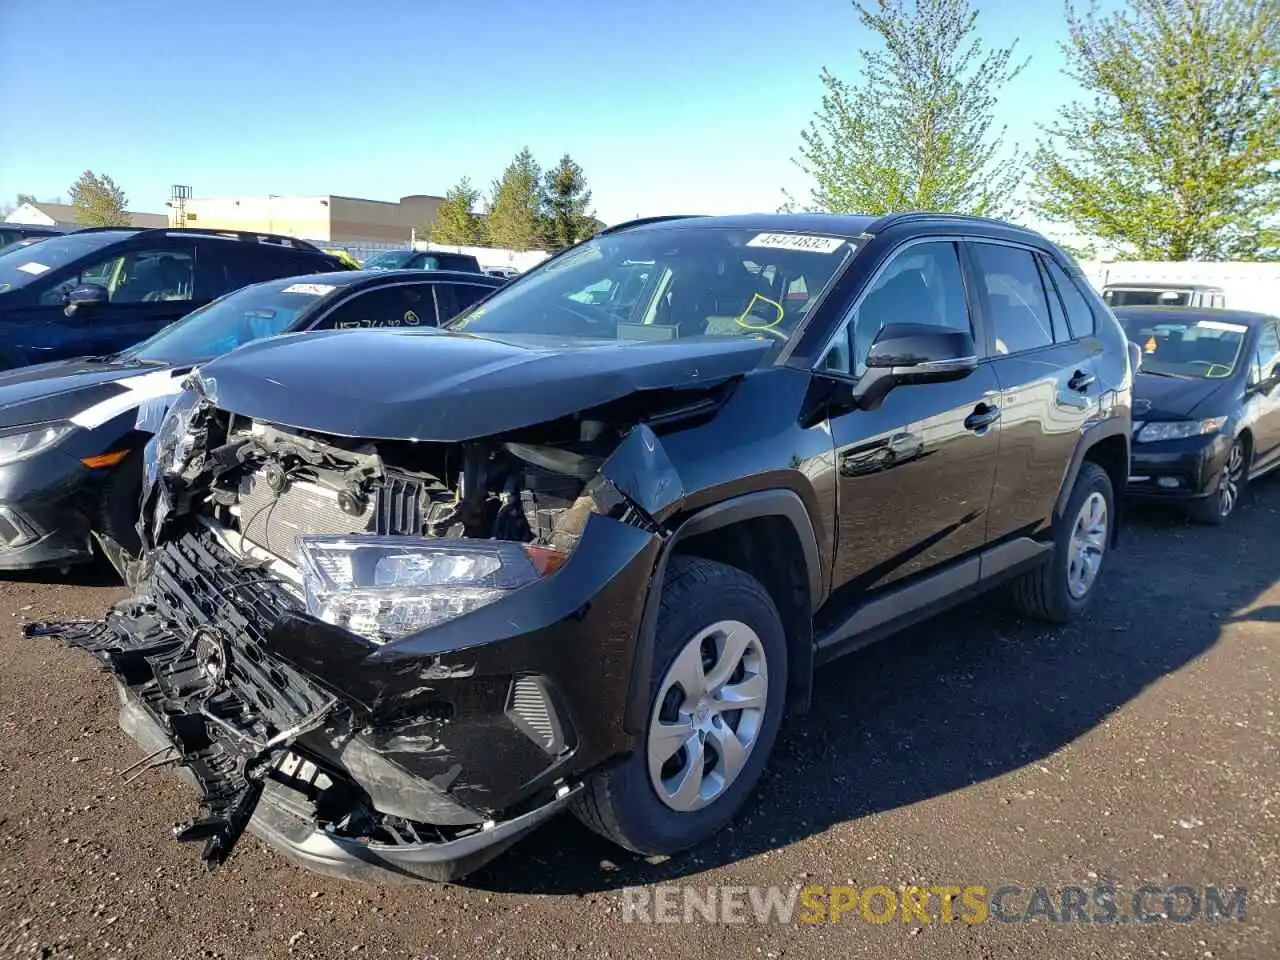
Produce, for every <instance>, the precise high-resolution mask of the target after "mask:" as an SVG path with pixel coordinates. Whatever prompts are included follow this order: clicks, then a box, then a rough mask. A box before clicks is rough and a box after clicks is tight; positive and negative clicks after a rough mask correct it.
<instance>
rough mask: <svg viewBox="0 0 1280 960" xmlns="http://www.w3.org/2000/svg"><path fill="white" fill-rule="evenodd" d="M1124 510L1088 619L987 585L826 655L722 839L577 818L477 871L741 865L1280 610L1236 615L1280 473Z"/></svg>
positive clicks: (530, 876)
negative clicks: (1030, 611) (1007, 609)
mask: <svg viewBox="0 0 1280 960" xmlns="http://www.w3.org/2000/svg"><path fill="white" fill-rule="evenodd" d="M1126 520H1127V526H1126V527H1125V529H1124V532H1123V534H1122V539H1121V545H1120V549H1119V551H1118V552H1116V553H1115V554H1113V555H1112V556H1111V557H1110V562H1109V565H1108V567H1107V569H1106V570H1105V572H1104V576H1103V581H1102V585H1101V587H1100V589H1101V591H1102V593H1101V594H1100V595H1099V597H1098V600H1097V603H1096V605H1095V607H1094V609H1093V611H1092V612H1091V614H1090V615H1089V616H1088V617H1087V618H1085V619H1084V620H1083V621H1081V622H1080V623H1078V624H1073V625H1072V626H1070V627H1066V628H1052V629H1046V628H1045V627H1044V626H1043V625H1040V624H1035V623H1029V622H1024V621H1019V620H1017V619H1014V618H1013V617H1011V616H1010V615H1008V614H1005V613H1003V612H1002V611H1001V610H1000V609H999V606H1000V604H999V601H998V600H996V599H993V598H986V599H978V600H976V601H974V602H972V603H970V604H969V605H967V606H965V607H962V608H960V609H958V610H956V611H953V612H951V613H949V614H946V615H944V616H942V617H939V618H937V619H935V620H932V621H930V622H928V623H925V624H922V625H920V626H919V627H916V628H914V629H912V630H909V631H907V632H906V633H904V634H901V635H899V636H898V637H895V638H891V639H889V640H886V641H884V642H883V643H881V644H879V645H877V646H875V647H872V648H870V649H868V650H866V651H863V652H861V653H857V654H854V655H852V656H850V657H847V658H845V659H844V660H842V661H838V662H836V663H835V664H833V665H831V666H830V667H828V668H826V669H825V670H824V671H823V672H822V673H821V675H820V676H819V679H818V683H817V689H816V691H815V696H814V704H813V708H812V710H811V711H810V713H809V714H808V715H807V716H804V717H792V718H790V719H789V720H788V722H787V723H786V724H785V725H784V727H783V732H782V735H781V737H780V738H779V741H778V744H777V746H776V747H775V750H774V755H773V758H772V761H771V762H770V765H769V771H768V773H767V774H766V777H765V780H764V781H763V783H762V784H761V787H760V790H759V791H758V793H757V796H756V798H755V799H754V800H753V801H752V802H750V803H749V805H748V807H747V809H746V810H745V811H744V812H743V814H742V815H740V816H739V817H738V819H737V820H736V821H735V823H734V824H733V825H732V827H731V829H729V830H726V831H725V832H724V833H723V834H721V835H720V836H719V837H717V838H716V839H714V840H712V841H711V842H710V843H707V844H705V845H703V846H702V847H699V848H697V849H696V850H693V851H691V852H689V853H686V854H684V855H681V856H677V857H673V858H671V859H669V860H666V861H664V862H662V863H659V864H650V863H649V862H647V861H646V860H644V859H643V858H640V857H636V856H633V855H631V854H628V853H626V852H624V851H622V850H620V849H619V848H618V847H615V846H613V845H612V844H610V843H608V842H607V841H605V840H603V839H601V838H599V837H597V836H596V835H595V834H593V833H591V832H590V831H588V830H587V829H586V828H585V827H583V826H581V825H580V824H579V823H578V822H577V821H576V820H574V819H573V818H572V817H569V816H565V817H561V818H559V819H557V820H556V821H555V822H553V823H551V824H549V825H547V826H546V827H544V828H542V829H541V830H539V831H537V832H535V833H534V834H533V835H532V836H530V837H528V838H527V839H525V840H524V841H522V842H521V843H520V844H518V845H517V846H516V847H514V848H512V849H511V850H510V851H508V852H507V853H506V854H504V855H503V856H501V857H500V858H498V859H497V860H496V861H494V862H493V863H492V864H491V865H490V866H489V867H487V868H485V869H484V870H482V871H481V872H478V873H476V874H473V875H472V876H471V877H469V878H467V879H466V880H464V881H463V883H464V884H465V885H466V886H469V887H479V888H484V889H489V890H493V891H504V892H533V893H579V894H581V893H587V892H592V891H601V890H610V889H616V888H618V887H622V886H627V885H632V884H643V883H654V882H663V881H670V880H674V879H676V878H680V877H689V876H691V875H696V874H697V873H699V872H701V871H703V870H707V869H711V868H714V867H718V866H724V865H727V864H731V863H734V862H735V861H738V860H742V859H744V858H747V857H751V856H754V855H756V854H760V853H763V852H766V851H769V850H773V849H776V848H779V847H783V846H786V845H788V844H792V843H795V842H796V841H799V840H803V839H805V838H807V837H811V836H814V835H816V834H821V833H822V832H823V831H825V830H826V829H827V828H828V827H831V826H833V825H835V824H839V823H844V822H847V821H851V820H857V819H859V818H862V817H866V816H867V815H869V814H874V813H878V812H880V811H885V810H892V809H894V808H897V807H901V806H905V805H907V804H912V803H916V802H919V801H921V800H927V799H929V798H931V797H935V796H939V795H941V794H945V793H948V792H951V791H953V790H960V789H963V788H964V787H967V786H969V785H971V784H974V783H978V782H981V781H984V780H987V779H990V778H992V777H998V776H1000V775H1002V774H1005V773H1009V772H1010V771H1013V770H1017V769H1018V768H1020V767H1023V766H1025V765H1027V764H1031V763H1035V762H1037V761H1039V760H1041V759H1043V758H1045V757H1047V756H1048V755H1050V754H1052V753H1054V752H1055V751H1057V750H1059V749H1060V748H1062V747H1063V746H1065V745H1066V744H1068V743H1070V742H1072V741H1073V740H1075V739H1076V738H1078V737H1080V736H1081V735H1082V734H1085V733H1087V732H1088V731H1089V730H1091V729H1093V728H1094V727H1095V726H1097V725H1098V724H1099V723H1100V722H1101V721H1103V720H1104V719H1105V718H1106V717H1107V716H1108V715H1109V714H1110V713H1112V712H1113V711H1115V710H1117V709H1118V708H1120V707H1122V706H1123V705H1124V704H1125V703H1127V702H1128V701H1129V700H1131V699H1133V698H1134V697H1136V696H1138V695H1139V694H1140V693H1142V691H1143V690H1144V689H1145V688H1146V687H1147V686H1148V685H1150V684H1152V683H1154V682H1155V681H1157V680H1159V679H1160V678H1161V677H1163V676H1165V675H1166V674H1169V673H1171V672H1173V671H1176V670H1178V669H1179V668H1181V667H1182V666H1184V665H1185V664H1187V663H1188V662H1190V661H1191V660H1194V659H1195V658H1197V657H1199V656H1201V655H1202V654H1203V653H1205V651H1207V650H1208V649H1209V648H1210V647H1212V646H1213V644H1214V643H1215V642H1216V641H1217V639H1218V635H1219V631H1220V628H1221V626H1222V624H1223V623H1226V622H1231V621H1233V620H1235V619H1247V620H1267V621H1275V620H1280V608H1278V607H1264V608H1262V609H1261V610H1259V611H1256V612H1252V613H1250V614H1248V615H1245V616H1243V617H1239V618H1237V617H1236V616H1235V613H1236V611H1238V610H1240V609H1241V608H1243V607H1245V606H1247V605H1249V604H1250V603H1252V602H1253V601H1254V600H1255V599H1256V598H1257V597H1258V595H1259V594H1260V593H1261V592H1262V591H1264V590H1266V589H1267V588H1268V587H1270V586H1271V585H1272V584H1273V583H1274V582H1276V581H1277V580H1278V579H1280V551H1277V550H1276V549H1275V544H1276V543H1277V542H1278V541H1280V481H1271V482H1269V483H1268V482H1265V481H1264V482H1262V483H1259V484H1258V485H1257V487H1256V488H1255V490H1254V496H1253V498H1252V502H1250V503H1248V504H1246V505H1243V506H1242V509H1241V511H1240V513H1239V515H1237V516H1236V517H1234V518H1233V519H1232V520H1231V521H1230V522H1229V523H1227V524H1225V525H1224V526H1222V527H1216V528H1214V527H1203V526H1196V525H1192V524H1191V523H1190V522H1188V521H1186V520H1184V519H1182V517H1181V515H1180V514H1178V513H1172V512H1167V511H1160V510H1152V509H1139V510H1130V511H1129V512H1128V514H1127V516H1126ZM992 815H993V816H995V815H996V812H995V811H993V812H992ZM605 861H607V863H603V862H605ZM783 879H784V878H779V880H780V881H782V880H783Z"/></svg>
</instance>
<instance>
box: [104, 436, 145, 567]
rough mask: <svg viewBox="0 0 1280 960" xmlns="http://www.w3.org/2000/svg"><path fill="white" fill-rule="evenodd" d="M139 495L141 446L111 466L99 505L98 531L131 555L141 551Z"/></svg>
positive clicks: (140, 485) (140, 486) (140, 496)
mask: <svg viewBox="0 0 1280 960" xmlns="http://www.w3.org/2000/svg"><path fill="white" fill-rule="evenodd" d="M141 499H142V448H141V447H139V448H138V449H136V450H134V451H133V452H131V453H130V454H129V455H128V456H127V457H125V458H124V459H123V460H121V461H120V463H119V464H117V465H116V466H115V467H114V468H113V469H112V471H111V473H110V474H109V475H108V477H107V479H106V480H105V481H104V483H103V485H102V499H101V501H100V502H99V505H98V532H99V533H100V534H102V535H103V536H105V537H110V538H111V539H112V540H114V541H115V542H116V543H117V544H119V545H120V547H121V548H122V549H123V550H124V551H125V552H126V553H128V554H129V556H130V557H137V556H138V554H139V553H140V552H141V551H142V541H141V540H139V539H138V530H137V527H136V526H135V525H136V524H137V522H138V511H139V509H140V501H141Z"/></svg>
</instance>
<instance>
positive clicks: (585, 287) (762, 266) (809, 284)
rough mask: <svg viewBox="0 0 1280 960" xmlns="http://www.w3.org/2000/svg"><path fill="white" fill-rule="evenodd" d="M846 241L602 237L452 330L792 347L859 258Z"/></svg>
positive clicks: (673, 233)
mask: <svg viewBox="0 0 1280 960" xmlns="http://www.w3.org/2000/svg"><path fill="white" fill-rule="evenodd" d="M853 251H854V247H853V244H852V243H851V242H850V241H849V240H848V239H846V238H843V237H826V236H812V235H804V234H795V233H771V232H761V231H759V230H742V229H738V228H728V227H698V226H681V227H679V228H676V229H673V228H669V227H668V228H662V229H657V230H636V231H630V232H626V233H619V234H616V235H613V236H603V237H598V238H596V239H594V240H590V241H588V242H587V243H584V244H581V245H579V246H577V247H574V248H573V249H571V250H570V251H569V252H568V253H565V254H562V255H561V256H559V257H556V258H555V259H553V260H549V261H547V263H546V265H545V266H540V267H538V268H536V269H535V270H533V271H532V272H531V273H528V274H525V275H524V276H522V277H520V278H519V279H517V280H515V281H513V282H512V283H511V284H510V285H509V286H507V287H504V288H502V290H501V292H498V293H495V294H494V295H493V296H491V297H489V298H488V299H487V300H485V301H484V302H483V303H482V304H481V305H479V306H478V307H477V308H476V309H474V310H472V311H470V312H469V313H466V314H464V315H463V316H461V317H459V318H458V319H457V320H455V321H454V322H453V323H451V324H450V325H449V327H450V329H453V330H466V332H468V333H478V334H487V333H493V334H503V333H506V334H520V335H535V336H548V337H556V338H558V339H570V340H573V339H590V340H615V339H616V340H646V341H652V340H673V339H684V338H689V337H702V336H717V337H725V336H740V337H741V336H755V337H761V336H764V337H773V338H775V339H778V340H786V339H787V338H788V337H789V336H790V335H791V333H792V332H793V331H794V330H795V329H796V327H797V325H798V324H799V323H800V321H801V319H802V318H803V317H804V316H805V314H806V313H807V312H808V311H809V310H810V309H812V307H813V305H814V304H815V303H816V302H817V300H818V297H819V295H820V294H821V293H822V291H823V290H824V289H825V288H826V286H827V284H828V283H829V282H830V281H831V279H832V278H833V277H834V276H835V275H836V274H837V272H838V271H839V270H840V269H841V267H842V266H843V265H844V264H845V263H846V262H847V261H848V259H849V257H851V256H852V255H853Z"/></svg>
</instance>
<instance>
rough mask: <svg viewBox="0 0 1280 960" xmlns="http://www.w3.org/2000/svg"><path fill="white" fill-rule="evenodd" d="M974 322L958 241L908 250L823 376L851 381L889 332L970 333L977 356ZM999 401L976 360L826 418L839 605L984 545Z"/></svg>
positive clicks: (863, 303) (852, 324)
mask: <svg viewBox="0 0 1280 960" xmlns="http://www.w3.org/2000/svg"><path fill="white" fill-rule="evenodd" d="M973 316H974V311H972V310H971V309H970V305H969V301H968V296H967V292H966V288H965V284H964V281H963V277H962V273H961V267H960V259H959V254H958V251H957V248H956V244H954V243H952V242H950V241H937V240H930V241H924V242H916V243H911V244H908V245H907V246H905V247H904V248H902V249H901V250H900V251H899V252H897V253H896V254H894V255H893V256H892V257H891V258H890V259H889V260H888V261H887V262H886V264H885V266H884V267H883V268H882V269H881V270H880V272H879V274H878V275H877V276H876V278H875V279H874V280H873V281H872V283H871V284H870V286H869V287H868V288H867V289H866V290H865V291H864V292H863V294H862V296H861V297H860V300H859V302H858V304H857V306H856V308H855V309H854V310H853V311H852V312H851V313H850V315H849V316H848V318H847V320H846V325H845V327H844V329H843V331H842V332H841V333H840V334H838V335H837V337H836V339H835V341H834V342H833V343H832V345H831V347H830V350H829V352H828V354H827V357H826V360H824V362H823V368H822V370H821V371H819V372H820V373H821V372H826V373H827V374H828V375H835V376H841V377H850V378H851V379H853V380H855V381H856V379H857V378H858V377H860V376H862V375H863V373H865V369H866V368H865V366H864V363H865V359H866V356H867V351H868V349H869V348H870V346H871V342H872V340H874V339H875V336H876V334H877V333H879V331H880V329H881V328H882V327H883V326H884V325H885V324H888V323H904V322H905V323H927V324H937V325H939V326H943V327H947V328H952V329H962V330H968V331H969V332H970V333H971V334H972V335H973V338H974V343H975V346H976V349H977V350H978V353H979V356H980V357H981V356H982V354H983V352H984V351H983V348H982V346H981V345H982V342H983V340H982V336H981V332H980V331H978V330H975V327H974V323H973V320H972V318H973ZM999 398H1000V385H999V382H998V381H997V380H996V376H995V373H994V371H993V370H992V368H991V364H990V363H989V362H986V361H985V360H984V361H981V362H979V364H978V368H977V369H976V370H975V371H974V372H973V373H971V374H970V375H969V376H967V377H965V378H964V379H962V380H956V381H953V382H950V383H928V384H912V385H903V386H899V387H897V388H895V389H894V390H892V391H890V393H889V394H888V396H887V397H886V398H885V400H884V402H883V404H881V405H880V406H879V407H877V408H876V409H874V410H851V411H849V412H847V413H843V414H841V415H839V416H833V417H832V418H831V421H830V422H831V434H832V439H833V441H834V444H835V454H836V470H837V476H838V480H837V516H838V522H837V530H836V555H835V567H834V570H833V575H832V586H833V588H834V589H835V590H837V591H843V594H842V596H843V599H844V600H845V601H849V600H855V599H856V598H859V597H861V596H862V595H863V594H864V593H866V592H867V591H872V590H875V589H877V588H879V587H884V586H887V585H889V584H892V583H895V582H897V581H901V580H903V579H904V578H907V577H911V576H914V575H917V574H923V573H926V572H929V571H932V570H935V569H936V568H938V567H939V566H940V565H942V564H946V563H948V562H950V561H953V560H957V559H959V558H961V557H963V556H965V555H966V554H969V553H972V552H974V551H976V550H978V549H980V548H981V547H982V546H984V544H985V543H986V529H987V511H988V508H989V505H990V502H991V494H992V488H993V487H994V484H995V476H996V463H997V448H998V443H999V433H1000V424H999V409H998V404H999ZM975 579H976V575H975Z"/></svg>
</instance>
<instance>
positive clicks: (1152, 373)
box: [1138, 369, 1191, 380]
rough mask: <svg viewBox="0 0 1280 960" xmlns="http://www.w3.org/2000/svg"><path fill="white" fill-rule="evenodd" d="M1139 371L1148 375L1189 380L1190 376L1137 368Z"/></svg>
mask: <svg viewBox="0 0 1280 960" xmlns="http://www.w3.org/2000/svg"><path fill="white" fill-rule="evenodd" d="M1138 372H1139V373H1145V374H1146V375H1147V376H1149V377H1171V378H1173V379H1174V380H1190V379H1191V378H1190V377H1184V376H1183V375H1182V374H1180V373H1166V372H1165V371H1164V370H1145V369H1140V370H1138Z"/></svg>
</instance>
